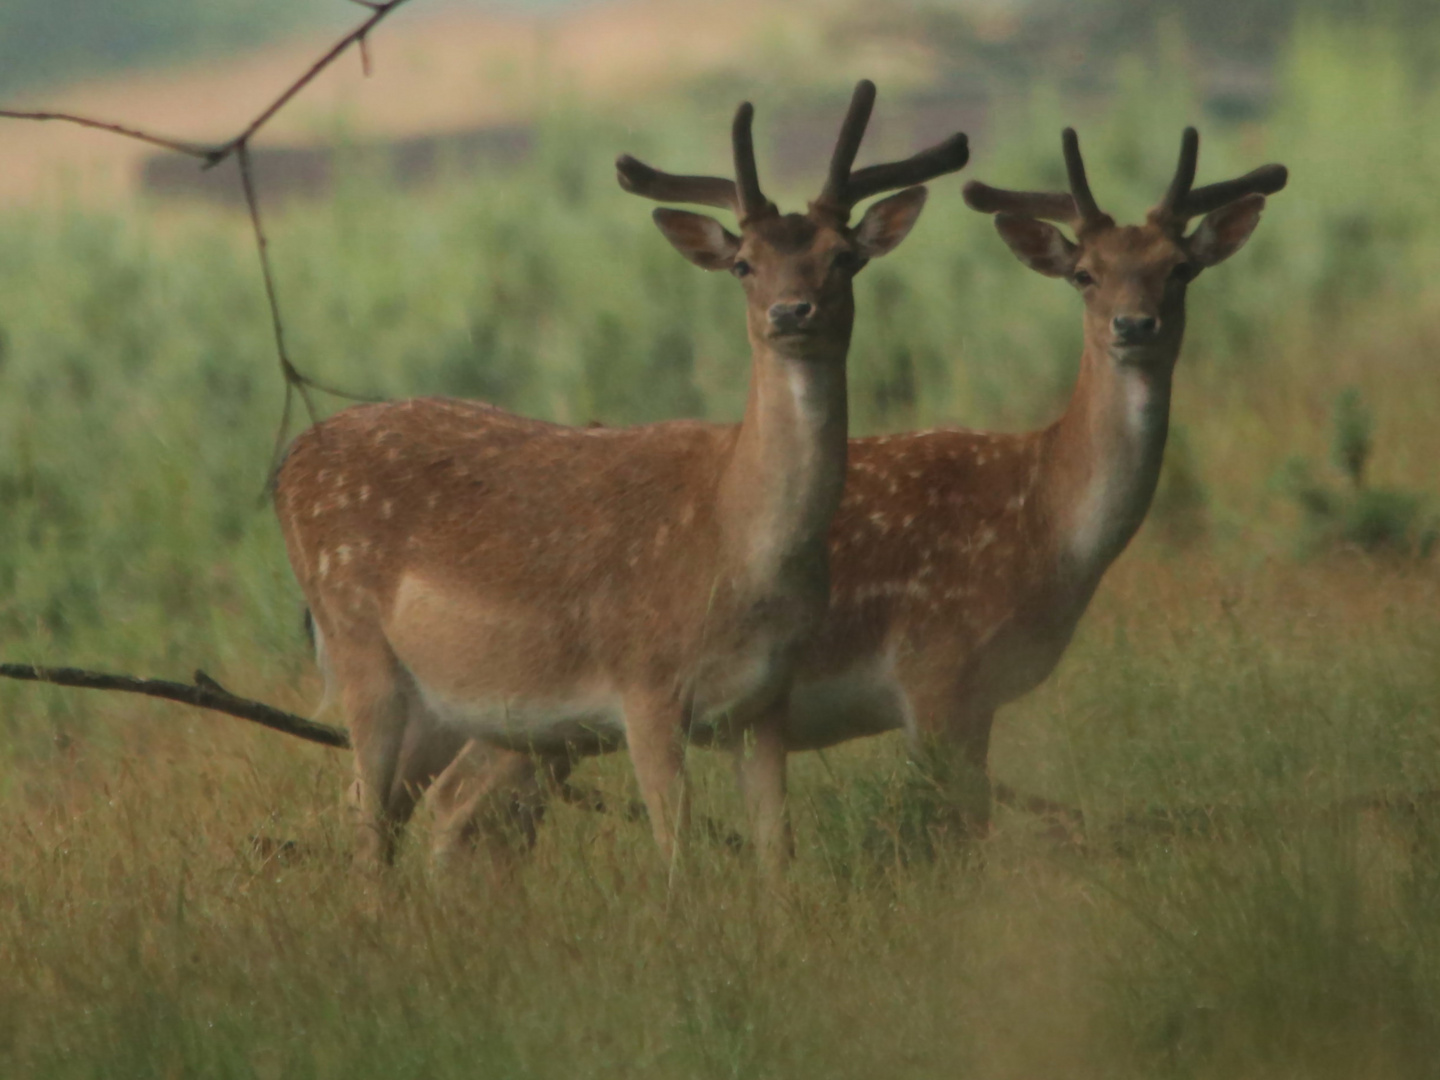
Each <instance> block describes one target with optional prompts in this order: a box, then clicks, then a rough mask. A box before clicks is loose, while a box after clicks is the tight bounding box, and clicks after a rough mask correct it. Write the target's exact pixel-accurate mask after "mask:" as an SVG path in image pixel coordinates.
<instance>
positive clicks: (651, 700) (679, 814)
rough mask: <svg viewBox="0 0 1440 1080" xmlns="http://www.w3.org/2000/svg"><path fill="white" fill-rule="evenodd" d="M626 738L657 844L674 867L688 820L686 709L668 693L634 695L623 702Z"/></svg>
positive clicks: (641, 795)
mask: <svg viewBox="0 0 1440 1080" xmlns="http://www.w3.org/2000/svg"><path fill="white" fill-rule="evenodd" d="M625 738H626V741H627V742H628V744H629V747H630V763H631V765H632V766H633V767H634V769H635V780H636V782H637V783H638V784H639V785H640V797H641V798H642V799H644V800H645V809H646V811H647V812H648V813H649V815H650V828H651V831H652V832H653V833H654V834H655V843H656V844H657V845H658V846H659V848H660V854H661V856H662V857H663V858H664V859H665V861H666V862H667V863H669V864H670V866H671V867H672V870H673V868H674V867H675V866H676V865H677V864H676V858H677V855H678V852H679V845H680V843H681V839H682V837H683V836H684V834H685V826H686V823H687V822H688V820H689V797H688V794H687V792H686V790H685V732H684V710H683V708H682V707H681V706H680V704H679V703H678V702H676V701H675V700H674V699H673V698H671V697H668V696H660V695H642V694H634V695H631V696H629V697H627V699H626V701H625Z"/></svg>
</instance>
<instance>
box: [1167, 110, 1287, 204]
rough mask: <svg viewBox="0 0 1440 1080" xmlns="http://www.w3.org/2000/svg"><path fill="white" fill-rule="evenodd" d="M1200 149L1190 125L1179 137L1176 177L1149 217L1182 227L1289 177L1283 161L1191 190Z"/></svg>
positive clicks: (1264, 191)
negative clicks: (1194, 218) (1280, 163)
mask: <svg viewBox="0 0 1440 1080" xmlns="http://www.w3.org/2000/svg"><path fill="white" fill-rule="evenodd" d="M1199 153H1200V135H1199V133H1198V132H1196V130H1195V129H1194V128H1193V127H1189V128H1186V129H1185V133H1184V135H1182V136H1181V139H1180V161H1179V163H1178V164H1177V165H1176V166H1175V178H1174V179H1173V180H1171V181H1170V188H1169V190H1168V191H1166V192H1165V197H1164V198H1163V199H1161V200H1160V202H1159V204H1158V205H1157V206H1156V207H1155V209H1154V210H1151V211H1150V218H1151V220H1152V221H1155V222H1156V223H1158V224H1164V225H1168V226H1169V227H1171V228H1173V229H1183V228H1184V227H1185V224H1186V222H1188V221H1189V220H1190V219H1191V218H1193V217H1199V216H1200V215H1201V214H1208V213H1209V212H1210V211H1211V210H1218V209H1220V207H1222V206H1226V205H1228V204H1230V203H1232V202H1234V201H1235V200H1236V199H1242V198H1244V197H1245V196H1246V195H1273V194H1275V192H1277V191H1279V190H1280V189H1281V188H1283V187H1284V186H1285V184H1286V182H1287V181H1288V180H1289V179H1290V173H1289V171H1288V170H1287V169H1286V168H1285V166H1284V165H1261V166H1260V167H1259V168H1258V169H1253V170H1251V171H1250V172H1248V173H1246V174H1245V175H1244V176H1240V177H1236V178H1235V179H1234V180H1221V181H1219V182H1218V183H1214V184H1206V185H1205V186H1204V187H1202V188H1196V189H1195V190H1193V191H1192V190H1191V185H1192V184H1194V183H1195V162H1196V160H1197V158H1198V156H1199Z"/></svg>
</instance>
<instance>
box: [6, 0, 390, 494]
mask: <svg viewBox="0 0 1440 1080" xmlns="http://www.w3.org/2000/svg"><path fill="white" fill-rule="evenodd" d="M354 2H355V3H357V4H359V5H360V6H361V7H364V8H368V9H369V11H370V15H369V16H368V17H367V18H366V19H365V20H364V21H363V22H361V23H360V25H358V26H357V27H355V28H354V29H353V30H351V31H350V32H349V33H348V34H346V35H345V36H344V37H342V38H341V39H340V40H339V41H337V42H336V43H335V44H334V45H332V46H331V47H330V48H329V49H328V50H327V51H326V52H325V53H324V54H323V55H322V56H321V57H320V59H318V60H316V61H315V63H313V64H311V65H310V67H309V68H308V69H306V71H305V72H304V74H302V75H301V76H300V77H299V78H298V79H296V80H295V81H294V82H293V83H291V84H290V85H289V86H288V87H287V88H286V89H285V90H284V92H282V93H281V94H280V96H279V97H277V98H276V99H275V100H274V101H272V102H271V103H270V104H269V105H267V106H266V107H265V108H264V109H263V110H261V112H260V114H259V115H258V116H256V117H255V119H253V120H251V121H250V123H248V124H247V125H245V127H244V129H243V130H242V131H241V132H240V134H238V135H236V136H235V137H234V138H232V139H229V140H228V141H226V142H223V143H220V144H218V145H206V144H203V143H195V142H189V141H186V140H182V139H173V138H169V137H168V136H164V135H154V134H151V133H150V132H147V131H141V130H139V129H138V128H132V127H129V126H128V125H125V124H117V123H112V122H110V121H107V120H95V119H92V118H91V117H88V116H77V115H75V114H74V113H65V112H54V111H34V110H29V111H27V110H15V109H0V119H11V120H41V121H45V120H58V121H61V122H63V123H69V124H78V125H79V126H80V127H87V128H94V129H96V130H98V131H108V132H110V133H112V134H115V135H122V136H124V137H125V138H128V139H136V140H138V141H140V142H143V143H148V144H149V145H151V146H158V147H161V148H162V149H165V150H174V151H175V152H177V153H181V154H186V155H188V156H190V157H193V158H197V159H199V160H200V162H201V167H202V168H205V169H212V168H214V167H215V166H216V165H219V164H220V163H221V162H223V161H225V160H226V159H227V158H230V157H235V158H237V159H238V164H239V167H240V183H241V186H242V187H243V188H244V191H245V205H246V206H247V208H248V209H249V211H250V223H251V226H252V227H253V229H254V232H255V243H256V247H257V250H258V251H259V255H260V271H261V273H262V274H263V275H264V278H265V298H266V300H267V301H268V303H269V305H270V321H271V324H272V326H273V327H274V331H275V350H276V353H277V354H278V356H279V359H280V374H281V375H282V376H283V377H284V379H285V406H284V408H283V409H282V411H281V421H280V431H279V434H278V435H277V436H276V440H275V442H276V450H275V452H274V454H273V455H272V457H271V463H270V470H269V473H268V474H267V476H268V477H270V478H273V476H274V473H275V469H276V468H277V466H278V463H279V458H280V452H281V448H282V447H283V446H284V442H285V436H286V434H287V429H288V428H289V423H290V399H291V395H292V394H296V393H298V394H299V395H300V397H301V400H303V401H304V402H305V409H306V411H307V412H308V413H309V415H310V420H311V422H312V423H314V422H315V421H316V419H317V413H316V411H315V403H314V402H313V401H312V400H311V398H310V395H309V392H308V391H309V390H310V389H315V390H319V391H321V392H322V393H326V394H330V395H333V396H335V397H340V398H348V399H350V400H352V401H372V400H374V399H373V398H368V397H364V396H362V395H358V394H351V393H347V392H345V391H343V390H338V389H336V388H335V387H332V386H327V385H326V384H324V383H320V382H317V381H316V380H314V379H312V378H310V377H309V376H308V375H305V374H303V373H302V372H301V371H300V370H299V369H298V368H296V367H295V365H294V363H293V362H291V360H290V357H289V355H288V353H287V352H286V349H285V327H284V323H283V322H282V320H281V318H280V301H279V298H278V295H277V292H276V288H275V274H274V270H273V269H272V267H271V265H270V254H269V245H268V243H267V241H266V238H265V230H264V227H263V226H262V225H261V220H260V200H259V198H258V196H257V194H256V191H255V178H254V173H253V170H252V169H251V163H250V141H251V139H253V138H254V137H255V135H256V134H258V133H259V131H260V129H261V128H263V127H264V126H265V125H266V124H268V123H269V122H270V121H271V120H272V119H273V118H274V117H275V115H276V114H277V113H278V112H279V111H280V110H281V109H283V108H284V107H285V106H286V105H287V104H289V103H290V101H291V100H292V99H293V98H294V97H295V96H296V95H297V94H299V93H300V91H302V90H303V89H305V87H307V86H309V85H310V83H312V82H313V81H314V80H315V79H316V78H317V77H318V76H319V75H320V73H321V72H323V71H324V70H325V69H326V68H327V67H329V66H330V65H331V64H333V63H334V62H335V61H336V59H338V58H339V57H340V56H341V55H342V54H343V53H344V52H345V51H346V50H347V49H349V48H350V47H351V46H356V45H358V46H359V49H360V58H361V63H362V65H363V67H364V71H365V74H366V75H369V74H370V53H369V47H368V44H369V34H370V31H372V30H373V29H375V27H376V26H378V25H379V24H380V22H381V21H382V20H384V19H385V18H386V17H387V16H388V15H390V13H391V12H393V11H394V10H395V9H396V8H398V7H400V6H402V5H403V4H406V3H408V2H409V0H385V2H383V3H381V2H378V0H354ZM267 486H268V485H267Z"/></svg>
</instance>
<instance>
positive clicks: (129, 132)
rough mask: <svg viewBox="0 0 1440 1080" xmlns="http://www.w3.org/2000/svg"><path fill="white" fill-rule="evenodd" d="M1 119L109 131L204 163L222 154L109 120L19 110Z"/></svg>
mask: <svg viewBox="0 0 1440 1080" xmlns="http://www.w3.org/2000/svg"><path fill="white" fill-rule="evenodd" d="M0 118H3V119H6V120H61V121H64V122H65V123H67V124H79V125H80V126H81V127H87V128H94V129H96V130H97V131H109V132H112V133H113V134H115V135H124V136H125V137H126V138H127V139H138V140H139V141H140V142H144V143H149V144H150V145H151V146H158V147H160V148H162V149H164V150H174V151H176V152H177V153H181V154H188V155H190V156H191V157H194V158H200V159H201V160H202V161H209V160H210V157H211V155H212V154H217V153H219V152H220V147H217V146H206V145H204V144H203V143H193V142H186V141H185V140H183V139H171V138H167V137H166V136H164V135H152V134H150V133H149V132H146V131H139V130H137V129H135V128H132V127H126V126H125V125H124V124H114V123H111V122H110V121H108V120H92V119H91V118H90V117H88V116H76V115H74V114H73V113H62V112H26V111H23V110H19V109H0Z"/></svg>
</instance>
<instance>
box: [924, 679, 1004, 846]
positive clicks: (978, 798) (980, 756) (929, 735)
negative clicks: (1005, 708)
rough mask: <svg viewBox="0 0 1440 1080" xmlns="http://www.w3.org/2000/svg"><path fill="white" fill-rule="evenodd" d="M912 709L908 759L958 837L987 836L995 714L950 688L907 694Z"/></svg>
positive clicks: (991, 709) (986, 707)
mask: <svg viewBox="0 0 1440 1080" xmlns="http://www.w3.org/2000/svg"><path fill="white" fill-rule="evenodd" d="M911 704H912V708H913V711H914V716H915V723H914V726H913V727H912V729H911V730H910V732H909V735H910V752H911V756H912V757H913V758H914V760H915V761H916V763H917V764H919V765H920V767H921V768H922V769H923V770H925V773H926V775H927V776H928V777H929V778H930V780H931V782H932V783H934V785H935V786H936V788H937V789H938V792H939V794H940V797H941V798H942V799H943V800H944V802H945V805H946V806H947V807H948V814H947V815H946V816H947V817H948V818H949V819H950V821H951V822H953V824H954V826H955V828H956V830H957V831H958V832H959V834H960V835H961V836H962V837H963V838H966V839H976V838H980V837H983V836H985V835H986V834H987V833H988V832H989V831H990V801H991V793H990V768H989V761H988V758H989V755H990V728H991V726H992V725H993V723H994V721H995V710H994V709H993V708H990V707H988V706H983V705H979V704H977V703H975V702H971V701H967V700H965V698H964V697H963V696H962V695H961V694H959V693H957V692H956V691H955V690H954V689H953V688H950V687H938V688H935V689H934V690H932V691H931V692H930V693H926V694H916V693H914V692H913V691H912V694H911Z"/></svg>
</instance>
